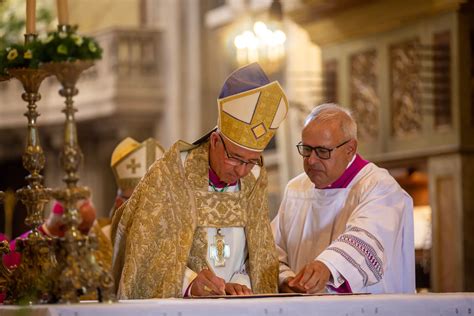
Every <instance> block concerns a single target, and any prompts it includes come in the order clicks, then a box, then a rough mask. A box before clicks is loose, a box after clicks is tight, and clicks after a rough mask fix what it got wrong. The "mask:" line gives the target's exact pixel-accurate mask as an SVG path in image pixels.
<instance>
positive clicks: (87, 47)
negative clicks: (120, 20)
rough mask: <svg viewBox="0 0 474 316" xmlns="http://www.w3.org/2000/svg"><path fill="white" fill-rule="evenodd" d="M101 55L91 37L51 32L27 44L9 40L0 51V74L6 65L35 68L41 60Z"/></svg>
mask: <svg viewBox="0 0 474 316" xmlns="http://www.w3.org/2000/svg"><path fill="white" fill-rule="evenodd" d="M101 57H102V48H101V47H100V46H99V44H98V43H97V42H96V41H95V40H94V39H93V38H91V37H86V36H80V35H78V34H76V32H75V29H72V30H71V31H68V32H59V31H55V32H50V33H48V36H47V37H46V38H44V39H42V40H36V41H33V42H30V43H28V44H26V45H23V44H12V45H9V46H7V47H6V48H5V49H3V50H1V51H0V75H1V76H6V75H7V70H8V69H9V68H38V66H39V65H40V64H41V63H48V62H61V61H76V60H96V59H100V58H101Z"/></svg>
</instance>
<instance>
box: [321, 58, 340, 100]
mask: <svg viewBox="0 0 474 316" xmlns="http://www.w3.org/2000/svg"><path fill="white" fill-rule="evenodd" d="M323 103H337V60H336V59H329V60H326V61H324V62H323Z"/></svg>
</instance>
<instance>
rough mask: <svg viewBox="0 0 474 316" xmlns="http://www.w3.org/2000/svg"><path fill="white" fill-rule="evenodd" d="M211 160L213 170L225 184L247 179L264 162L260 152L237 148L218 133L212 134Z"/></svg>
mask: <svg viewBox="0 0 474 316" xmlns="http://www.w3.org/2000/svg"><path fill="white" fill-rule="evenodd" d="M209 160H210V162H209V163H210V165H211V168H212V170H214V172H215V173H216V174H217V176H218V177H219V179H220V180H221V181H224V182H225V183H234V182H236V181H237V180H239V179H240V178H243V177H245V176H246V175H248V174H249V173H250V171H252V168H253V167H254V166H255V165H256V164H258V163H261V161H262V160H261V154H260V153H259V152H255V151H251V150H248V149H245V148H242V147H240V146H237V145H235V144H233V143H232V142H230V141H229V140H227V139H226V138H225V137H223V136H221V135H219V133H218V132H213V133H212V134H211V139H210V149H209Z"/></svg>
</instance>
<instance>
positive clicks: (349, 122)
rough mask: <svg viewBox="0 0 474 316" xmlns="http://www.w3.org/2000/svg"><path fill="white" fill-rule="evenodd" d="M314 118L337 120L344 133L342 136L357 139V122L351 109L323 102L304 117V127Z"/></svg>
mask: <svg viewBox="0 0 474 316" xmlns="http://www.w3.org/2000/svg"><path fill="white" fill-rule="evenodd" d="M316 119H317V120H318V121H320V122H325V121H330V120H337V121H339V124H340V127H341V130H342V132H343V133H344V137H346V138H352V139H357V124H356V122H355V120H354V118H353V117H352V113H351V111H350V110H348V109H346V108H344V107H342V106H340V105H338V104H335V103H324V104H321V105H318V106H316V107H314V108H313V110H312V111H311V113H310V114H309V115H308V116H307V117H306V119H305V121H304V127H306V126H307V125H308V124H309V123H311V122H312V121H314V120H316Z"/></svg>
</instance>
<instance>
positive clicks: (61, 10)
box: [56, 0, 69, 25]
mask: <svg viewBox="0 0 474 316" xmlns="http://www.w3.org/2000/svg"><path fill="white" fill-rule="evenodd" d="M56 3H57V6H58V22H59V25H68V24H69V13H68V8H67V0H56Z"/></svg>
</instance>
